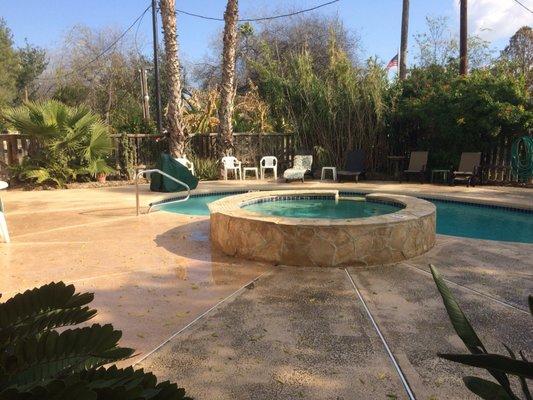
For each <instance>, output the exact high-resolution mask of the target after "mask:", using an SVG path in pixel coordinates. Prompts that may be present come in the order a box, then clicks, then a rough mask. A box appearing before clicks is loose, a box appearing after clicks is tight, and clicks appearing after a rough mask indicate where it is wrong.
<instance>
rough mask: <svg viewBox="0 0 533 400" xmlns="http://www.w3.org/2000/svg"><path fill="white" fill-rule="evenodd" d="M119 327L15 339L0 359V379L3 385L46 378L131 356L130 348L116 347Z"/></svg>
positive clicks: (18, 384) (28, 382)
mask: <svg viewBox="0 0 533 400" xmlns="http://www.w3.org/2000/svg"><path fill="white" fill-rule="evenodd" d="M121 336H122V332H121V331H117V330H114V329H113V326H112V325H110V324H108V325H104V326H101V325H98V324H94V325H92V326H90V327H85V328H77V329H67V330H65V331H63V332H61V333H57V332H56V331H47V332H44V333H42V334H41V335H38V336H34V337H28V338H25V339H23V340H20V341H18V342H15V343H14V345H13V347H12V348H10V349H7V351H6V352H4V354H3V355H2V358H1V359H0V374H3V375H4V376H2V375H0V381H4V382H6V383H5V385H6V387H11V386H13V385H17V386H24V385H31V384H33V383H38V382H45V381H47V380H49V379H52V378H54V377H56V376H57V375H58V374H63V373H65V372H69V373H72V372H76V371H81V370H84V369H90V368H95V367H99V366H101V365H104V364H107V363H109V362H114V361H118V360H122V359H125V358H128V357H130V356H131V355H132V354H133V352H134V351H133V350H132V349H129V348H123V347H118V340H119V339H120V337H121Z"/></svg>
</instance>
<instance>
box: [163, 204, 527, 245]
mask: <svg viewBox="0 0 533 400" xmlns="http://www.w3.org/2000/svg"><path fill="white" fill-rule="evenodd" d="M226 196H227V195H225V194H222V195H209V196H201V197H191V198H190V199H189V200H188V201H186V202H183V203H176V204H170V205H163V206H161V207H160V209H161V210H165V211H169V212H175V213H179V214H188V215H209V209H208V208H207V205H208V204H209V203H211V202H213V201H215V200H218V199H221V198H223V197H226ZM299 201H302V200H299ZM322 201H323V200H322ZM430 201H431V202H432V203H434V204H435V205H436V206H437V233H440V234H443V235H451V236H462V237H469V238H476V239H489V240H501V241H506V242H522V243H533V214H531V213H525V212H520V211H514V210H508V209H502V208H489V207H479V206H475V205H470V204H461V203H449V202H443V201H438V200H430ZM347 203H349V202H347ZM354 203H355V202H354ZM261 204H269V203H261ZM271 204H272V205H273V206H274V207H276V206H279V203H271ZM368 204H377V203H368ZM380 205H384V204H380ZM250 207H251V206H250ZM391 207H392V206H391ZM343 218H345V217H343Z"/></svg>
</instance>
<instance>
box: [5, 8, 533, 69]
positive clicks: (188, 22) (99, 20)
mask: <svg viewBox="0 0 533 400" xmlns="http://www.w3.org/2000/svg"><path fill="white" fill-rule="evenodd" d="M458 1H459V0H411V14H410V44H411V45H412V44H413V43H414V40H413V36H412V35H413V34H416V33H417V32H422V31H423V30H424V27H425V17H426V16H428V15H430V16H447V17H449V19H450V23H451V26H452V27H457V29H458V4H457V3H458ZM522 1H523V2H524V3H526V4H527V5H529V6H531V7H532V8H533V0H522ZM323 2H325V0H240V1H239V7H240V14H241V16H242V17H250V18H253V17H258V16H265V15H273V14H277V13H280V12H285V11H293V10H298V9H302V8H309V7H312V6H315V5H318V4H321V3H323ZM225 3H226V2H225V0H176V6H177V8H181V9H184V10H187V11H190V12H193V13H198V14H204V15H209V16H214V17H221V16H222V15H223V11H224V7H225ZM401 3H402V2H401V0H374V1H368V0H340V1H339V2H338V3H335V4H332V5H330V6H327V7H324V8H322V9H320V10H319V11H318V12H319V13H323V14H329V15H331V14H337V15H339V17H340V18H341V19H342V20H343V22H344V24H345V25H346V27H347V28H348V29H349V30H351V31H353V32H355V33H356V34H357V35H358V36H359V37H360V38H361V42H362V46H363V55H364V56H373V55H377V56H378V57H380V58H381V59H382V60H383V61H388V60H389V59H390V58H391V57H392V56H394V55H395V54H396V52H397V48H398V46H399V37H400V16H401ZM148 4H149V0H91V1H87V0H53V1H51V0H48V1H43V0H19V1H9V0H0V16H2V17H3V18H4V19H5V20H6V21H7V24H8V26H9V27H10V28H11V30H12V31H13V34H14V38H15V42H16V44H17V45H21V44H23V42H24V39H25V38H27V39H28V41H29V42H31V43H34V44H36V45H39V46H41V47H44V48H47V49H52V48H54V47H56V46H58V45H59V44H60V43H61V39H62V36H63V35H64V33H65V32H66V31H67V30H68V29H69V28H70V27H72V26H73V25H75V24H85V25H88V26H91V27H105V26H113V27H116V28H125V27H127V26H128V25H129V24H130V23H131V22H132V21H133V20H134V19H135V18H136V17H137V16H138V15H139V14H140V13H141V12H142V11H143V10H144V9H145V8H146V6H147V5H148ZM469 7H470V11H469V23H470V28H471V31H473V32H478V33H480V34H481V35H482V36H484V37H485V38H486V39H489V40H491V41H492V42H493V45H494V47H495V48H496V49H501V48H502V47H503V46H504V45H505V44H506V42H507V41H508V39H509V37H510V35H511V34H512V33H513V32H514V31H516V30H517V29H518V28H519V27H520V26H522V25H525V24H529V25H532V24H533V16H532V14H530V13H528V12H527V11H526V10H524V9H522V8H520V7H519V6H518V5H517V4H516V3H515V2H514V1H513V0H470V1H469ZM150 23H151V20H150V18H149V16H148V15H147V16H146V17H145V18H144V20H143V21H142V25H141V26H140V28H139V37H140V38H141V42H143V41H144V42H145V43H146V50H148V49H149V43H148V40H149V38H150V37H151V36H150V29H151V25H150ZM221 27H222V22H216V21H205V20H201V19H197V18H194V17H190V16H186V15H180V16H179V19H178V31H179V36H180V46H181V53H182V56H183V57H184V58H185V59H186V60H187V61H190V62H194V61H198V60H201V59H202V58H203V56H205V55H206V53H207V52H208V46H209V43H210V42H211V41H212V39H213V37H214V36H215V35H216V34H217V32H219V31H220V29H221ZM411 57H412V54H411Z"/></svg>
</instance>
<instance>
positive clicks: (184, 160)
mask: <svg viewBox="0 0 533 400" xmlns="http://www.w3.org/2000/svg"><path fill="white" fill-rule="evenodd" d="M174 160H176V161H177V162H179V163H180V164H181V165H183V166H184V167H185V168H187V169H188V170H189V171H191V174H193V175H194V164H193V162H192V161H190V160H189V159H188V158H187V156H186V155H184V156H183V157H176V158H174Z"/></svg>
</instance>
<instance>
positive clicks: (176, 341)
mask: <svg viewBox="0 0 533 400" xmlns="http://www.w3.org/2000/svg"><path fill="white" fill-rule="evenodd" d="M252 182H253V181H248V180H247V181H245V185H244V186H243V183H242V182H233V181H231V182H230V181H228V182H220V183H202V184H201V185H200V188H199V190H198V191H200V192H201V191H206V190H238V189H239V190H242V189H246V190H248V189H258V188H317V187H320V188H338V189H341V190H343V189H346V190H360V191H378V192H390V193H403V194H408V195H425V196H432V197H444V196H446V197H447V198H453V199H462V200H469V201H473V200H475V201H481V202H483V201H485V202H494V203H498V204H506V205H517V206H520V207H523V208H531V207H533V191H532V190H527V189H519V188H500V187H479V188H478V187H476V188H465V187H461V186H457V187H448V186H437V185H427V184H426V185H420V184H403V185H398V184H396V183H377V184H373V183H367V182H364V183H359V184H351V183H350V184H342V185H338V184H327V183H317V182H311V183H306V184H304V185H302V184H299V183H294V184H290V185H274V184H272V183H268V182H267V183H261V182H253V183H252ZM0 195H1V196H2V198H3V200H4V202H5V205H6V210H7V220H8V224H9V228H10V231H11V234H12V240H13V241H12V243H10V244H0V292H2V293H3V297H2V300H5V299H6V298H9V297H10V296H12V295H13V294H15V293H16V292H19V291H23V290H25V289H27V288H31V287H34V286H37V285H41V284H44V283H47V282H50V281H52V280H54V281H58V280H64V281H65V282H67V283H75V284H76V286H77V287H78V289H79V290H81V291H93V292H94V293H95V302H94V306H95V307H96V308H98V309H99V311H100V312H99V315H98V316H97V318H96V319H95V322H113V323H114V324H115V326H116V327H117V328H119V329H122V330H123V331H124V337H123V341H122V344H123V345H125V346H132V347H135V348H137V350H138V353H139V355H138V356H137V357H136V358H135V359H134V360H131V361H132V362H133V361H135V360H139V359H140V358H141V357H144V356H145V355H146V354H149V352H150V351H152V350H154V349H155V348H156V347H158V346H159V344H161V343H163V342H165V341H167V340H168V339H169V338H170V337H171V336H172V335H174V334H175V333H176V332H179V331H180V330H182V329H184V328H185V327H187V326H188V325H189V324H190V323H191V322H193V321H195V320H196V319H197V318H198V317H199V316H201V315H203V314H204V313H205V311H206V310H209V309H211V308H212V307H215V308H214V309H213V310H212V311H211V312H209V313H208V314H206V315H204V316H203V317H202V318H200V319H198V320H197V321H196V322H195V323H193V324H192V325H191V326H190V327H188V328H187V329H185V330H184V331H183V332H182V333H180V334H178V335H176V336H175V337H174V338H173V339H172V340H170V341H169V342H168V343H167V344H165V345H164V346H162V347H161V348H160V350H159V351H157V352H155V353H154V354H151V355H150V356H149V357H148V358H147V359H146V360H144V362H143V365H152V366H153V367H154V368H155V370H156V372H157V373H158V374H160V377H162V378H163V377H169V376H172V374H173V371H172V370H171V368H170V367H169V366H170V365H172V366H173V367H175V368H176V369H177V370H178V371H180V374H181V376H180V377H177V375H175V376H176V377H177V378H178V379H177V380H178V381H179V382H180V383H183V384H184V385H185V386H186V387H187V389H188V390H189V391H190V392H191V393H198V394H199V395H198V398H209V397H202V396H203V394H204V393H206V394H208V393H211V391H213V393H216V396H220V398H228V397H230V396H232V395H234V398H254V399H270V398H280V399H288V398H291V399H292V398H300V397H301V396H304V398H308V399H343V398H344V399H354V398H360V399H394V398H404V397H405V392H404V391H403V389H402V387H401V386H400V383H399V380H398V377H397V374H396V373H395V371H394V370H393V369H392V364H391V362H390V360H389V359H388V358H387V356H386V354H385V352H384V351H383V346H382V344H381V342H379V341H378V339H377V334H376V332H375V331H374V330H373V329H372V327H371V326H370V324H369V320H368V317H367V316H366V314H365V313H364V312H363V311H362V309H361V303H360V301H358V299H357V297H356V296H355V294H354V292H353V290H352V289H351V288H350V282H349V280H348V277H347V276H346V274H345V272H344V271H343V270H339V269H334V268H333V269H324V270H317V269H314V268H310V269H307V268H301V269H300V268H298V269H292V268H289V269H287V268H282V267H273V266H271V265H267V264H262V263H257V262H251V261H245V262H243V261H239V260H237V259H235V258H231V257H227V256H224V255H222V254H221V253H218V252H217V251H214V250H213V249H211V246H210V243H209V221H208V219H207V218H199V217H187V216H180V215H177V214H169V213H163V212H157V213H152V214H149V215H142V216H140V217H136V216H135V215H134V213H135V209H134V206H135V196H134V188H133V187H118V188H101V189H72V190H66V191H65V190H56V191H41V192H23V191H17V190H15V191H7V192H6V191H2V193H0ZM162 197H165V195H161V194H154V193H150V192H149V191H148V190H147V187H146V186H144V187H142V192H141V204H142V205H143V208H144V209H146V205H147V204H148V203H149V202H150V201H154V200H157V199H161V198H162ZM430 262H432V263H434V264H435V265H437V266H438V267H439V269H440V271H441V273H442V275H443V276H444V277H445V278H446V279H448V280H449V285H450V288H451V289H452V290H453V291H454V293H455V294H456V296H457V297H458V299H459V301H460V303H461V305H463V307H464V309H465V312H466V313H467V315H468V316H469V317H470V318H471V320H472V323H473V325H474V327H475V328H476V329H477V330H478V331H479V333H480V336H481V338H482V339H483V340H484V341H485V342H486V344H487V346H488V347H489V348H491V349H495V350H498V351H503V350H502V345H501V343H500V342H499V341H500V340H501V341H504V342H506V343H508V344H510V345H511V346H512V347H513V348H515V349H516V350H519V349H524V350H525V351H526V352H527V354H529V355H530V358H533V350H532V349H533V344H532V343H531V342H532V336H531V333H530V332H531V318H530V317H529V316H528V315H527V313H526V311H525V310H526V301H525V299H526V295H527V294H528V293H531V292H532V291H533V283H532V282H533V246H532V245H529V244H520V243H502V242H495V241H480V240H475V239H465V238H454V237H450V236H440V235H437V243H436V245H435V247H434V248H433V249H432V250H430V251H429V252H428V253H426V254H425V255H423V256H420V257H417V258H414V259H411V260H409V261H408V262H403V263H400V264H397V265H393V266H378V267H375V268H365V269H360V268H349V270H350V273H351V275H352V277H353V279H354V281H356V283H357V284H358V285H359V288H360V289H361V292H362V294H363V296H364V298H365V300H366V301H367V303H368V306H369V308H370V310H371V311H372V313H374V316H375V318H376V320H377V323H378V324H379V326H380V328H381V329H382V331H383V333H384V335H385V338H386V340H387V341H388V342H389V345H390V347H391V349H392V351H393V353H394V355H395V357H396V358H397V360H398V362H399V363H400V364H401V367H402V370H404V372H405V374H406V375H407V378H408V379H409V383H410V384H411V386H412V387H413V390H414V391H415V394H416V396H417V398H418V399H432V400H436V399H438V400H440V399H465V398H466V399H468V398H471V396H470V395H469V393H468V392H467V391H466V390H465V389H464V388H463V384H462V382H461V381H460V376H461V375H463V374H475V375H480V376H481V375H482V374H480V373H478V372H477V371H476V370H474V369H472V368H460V367H458V366H457V365H455V364H452V363H449V362H445V361H443V360H440V359H439V358H438V357H437V356H436V355H435V354H436V353H437V352H438V351H464V348H463V346H462V344H461V342H460V341H459V340H458V339H457V337H455V335H454V333H453V330H452V327H451V325H450V323H449V321H448V319H447V317H446V314H445V312H444V308H443V306H442V303H441V301H440V299H439V297H438V293H437V291H436V289H435V287H434V284H433V283H432V280H431V277H430V276H429V275H428V273H427V270H428V267H427V264H428V263H430ZM302 270H305V273H301V271H302ZM263 274H265V275H263ZM343 274H344V275H343ZM258 277H259V279H258V280H257V281H256V283H255V284H254V285H253V287H254V288H253V289H243V290H240V289H241V288H242V287H243V286H244V285H246V284H248V283H249V282H250V281H252V280H254V279H256V278H258ZM229 296H231V297H230V298H229V299H228V297H229ZM219 302H222V303H220V304H219ZM501 302H506V303H503V304H502V303H501ZM217 304H218V305H217ZM513 307H514V308H513ZM265 330H266V331H265ZM230 358H231V359H230ZM182 360H188V361H190V363H189V364H187V363H185V362H183V361H182ZM237 372H238V374H237ZM205 382H211V383H210V384H209V385H208V384H206V383H205ZM230 383H231V384H230ZM211 386H213V387H212V388H211ZM235 390H239V391H240V392H238V395H235V393H236V392H235ZM354 393H355V394H354ZM252 395H253V396H254V397H252ZM216 396H215V397H211V398H217V397H216ZM469 396H470V397H469Z"/></svg>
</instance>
